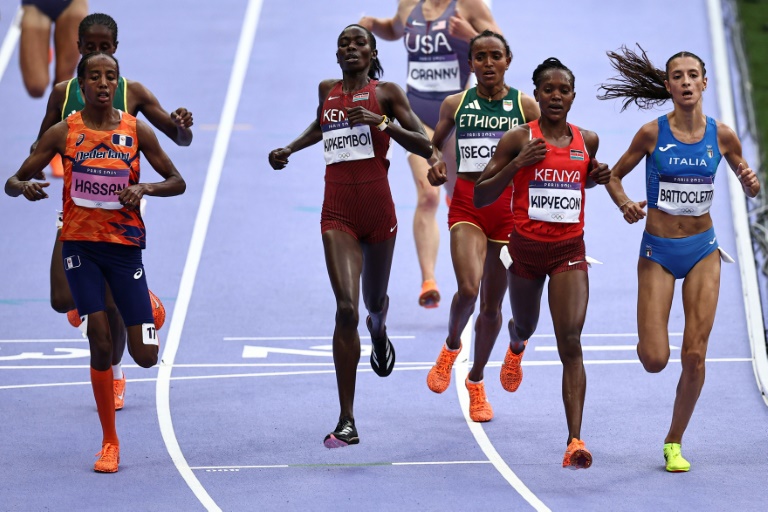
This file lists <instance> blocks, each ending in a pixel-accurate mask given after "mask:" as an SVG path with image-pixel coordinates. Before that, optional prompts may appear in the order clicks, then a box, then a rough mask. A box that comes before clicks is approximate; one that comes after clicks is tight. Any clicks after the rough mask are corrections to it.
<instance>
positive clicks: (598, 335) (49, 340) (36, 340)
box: [0, 332, 683, 343]
mask: <svg viewBox="0 0 768 512" xmlns="http://www.w3.org/2000/svg"><path fill="white" fill-rule="evenodd" d="M361 334H364V335H365V336H368V333H361ZM682 335H683V333H682V332H671V333H669V336H671V337H681V336H682ZM637 336H638V334H637V333H636V332H617V333H582V335H581V337H582V338H637ZM554 337H555V335H554V334H534V335H533V336H531V338H547V339H554ZM416 338H417V336H416V335H413V334H405V335H401V336H390V337H389V339H393V340H398V339H399V340H413V339H416ZM222 339H223V340H224V341H306V340H310V341H311V340H332V339H333V336H239V337H233V336H225V337H224V338H222ZM55 342H68V343H87V342H88V340H87V339H85V338H11V339H0V343H55Z"/></svg>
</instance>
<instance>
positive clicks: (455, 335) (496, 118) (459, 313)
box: [427, 30, 540, 421]
mask: <svg viewBox="0 0 768 512" xmlns="http://www.w3.org/2000/svg"><path fill="white" fill-rule="evenodd" d="M511 61H512V52H511V50H510V48H509V45H508V44H507V41H506V40H505V39H504V37H503V36H501V35H500V34H498V33H495V32H491V31H489V30H486V31H484V32H482V33H480V34H479V35H478V36H477V37H475V38H474V39H472V41H471V43H470V50H469V63H470V66H471V68H472V71H473V72H474V73H475V76H476V77H477V86H476V87H473V88H471V89H469V90H467V91H465V92H463V93H459V94H454V95H452V96H449V97H448V98H446V99H445V101H443V104H442V106H441V107H440V119H439V120H438V123H437V126H436V128H435V135H434V137H433V138H432V144H433V147H434V152H433V154H432V157H431V158H430V159H429V164H430V165H431V167H430V169H429V175H428V177H429V181H430V183H431V184H432V185H434V186H439V185H441V184H443V183H445V182H446V180H447V173H446V166H445V162H443V161H442V153H441V150H442V148H443V145H444V144H445V142H446V140H447V139H448V135H449V134H450V133H451V131H452V130H454V128H455V130H456V160H457V168H458V179H457V180H456V186H455V188H454V191H453V198H452V200H451V206H450V209H449V211H448V225H449V227H450V230H451V258H452V260H453V267H454V270H455V272H456V281H457V285H458V291H457V292H456V294H455V295H454V296H453V301H452V302H451V313H450V316H449V318H448V337H447V338H446V340H445V345H444V346H443V348H442V349H441V351H440V355H439V356H438V359H437V362H436V363H435V366H433V367H432V369H431V370H430V372H429V374H428V375H427V385H428V386H429V388H430V389H431V390H432V391H434V392H435V393H442V392H443V391H445V390H446V389H447V388H448V385H449V384H450V382H451V368H452V367H453V363H454V361H455V360H456V356H458V354H459V350H460V349H461V339H460V336H461V332H462V330H463V329H464V326H465V325H466V324H467V322H468V321H469V318H470V316H471V315H472V312H473V311H474V309H475V303H476V302H477V298H478V296H480V311H479V313H478V315H477V322H476V323H475V333H476V336H475V357H474V362H473V366H472V369H471V371H470V372H469V376H468V377H467V380H466V383H465V384H466V386H467V389H468V390H469V415H470V418H472V420H473V421H490V420H491V418H493V409H492V408H491V405H490V404H489V403H488V401H487V399H486V395H485V387H484V384H483V370H484V369H485V365H486V363H487V362H488V358H489V357H490V355H491V350H492V349H493V345H494V343H495V342H496V337H497V336H498V334H499V331H500V330H501V320H502V319H501V305H502V302H503V300H504V294H505V292H506V290H507V277H506V269H505V267H504V264H503V263H502V261H501V260H500V258H499V255H500V253H501V251H502V249H503V250H504V251H506V244H507V243H508V238H509V233H510V232H511V231H512V211H511V209H510V207H509V205H510V202H511V199H512V192H511V188H508V190H507V193H506V194H504V195H502V196H501V197H500V198H499V199H498V200H497V201H495V202H494V203H493V204H492V205H490V206H488V207H486V208H475V206H474V204H473V196H474V185H475V181H476V180H477V178H478V177H479V176H480V174H481V173H482V171H483V169H485V166H486V164H487V163H488V162H489V161H490V159H491V157H492V156H493V153H494V151H495V149H496V145H497V144H498V142H499V139H501V136H502V135H503V134H504V133H505V132H506V131H507V130H510V129H511V128H514V127H516V126H518V125H520V124H524V123H526V122H527V121H531V120H534V119H538V118H539V115H540V113H539V107H538V105H537V104H536V101H535V100H534V99H533V98H532V97H530V96H528V95H526V94H523V93H522V92H520V91H518V90H517V89H515V88H513V87H510V86H508V85H507V84H505V83H504V74H505V72H506V70H507V69H508V68H509V64H510V62H511ZM503 371H504V370H502V372H503ZM503 380H504V378H503V375H502V381H503Z"/></svg>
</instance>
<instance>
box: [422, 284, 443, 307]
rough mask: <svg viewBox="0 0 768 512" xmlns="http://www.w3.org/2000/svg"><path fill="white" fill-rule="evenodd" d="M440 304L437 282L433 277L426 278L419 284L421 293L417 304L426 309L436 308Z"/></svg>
mask: <svg viewBox="0 0 768 512" xmlns="http://www.w3.org/2000/svg"><path fill="white" fill-rule="evenodd" d="M439 305H440V290H438V289H437V283H436V282H435V280H434V279H427V280H426V281H424V282H423V283H422V284H421V295H419V306H423V307H425V308H427V309H432V308H436V307H437V306H439Z"/></svg>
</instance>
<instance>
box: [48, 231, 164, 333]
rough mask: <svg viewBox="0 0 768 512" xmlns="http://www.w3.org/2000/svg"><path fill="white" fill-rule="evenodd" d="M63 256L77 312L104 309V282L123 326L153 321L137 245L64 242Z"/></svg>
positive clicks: (85, 312) (145, 278)
mask: <svg viewBox="0 0 768 512" xmlns="http://www.w3.org/2000/svg"><path fill="white" fill-rule="evenodd" d="M62 255H63V256H64V262H63V263H64V271H65V272H64V274H65V275H66V276H67V282H68V283H69V289H70V290H71V291H72V297H73V298H74V299H75V306H76V307H77V312H78V313H79V314H80V315H90V314H91V313H98V312H99V311H104V309H105V303H104V295H105V293H106V287H105V286H104V282H105V281H106V282H107V283H108V284H109V288H110V289H111V290H112V297H114V299H115V304H116V305H117V309H118V310H120V315H121V316H122V317H123V322H125V325H126V326H129V327H130V326H132V325H141V324H151V323H154V321H155V320H154V317H153V316H152V303H151V302H150V298H149V289H148V288H147V275H146V272H144V264H143V263H142V261H141V249H140V248H139V247H136V246H132V245H122V244H115V243H109V242H75V241H65V242H63V244H62Z"/></svg>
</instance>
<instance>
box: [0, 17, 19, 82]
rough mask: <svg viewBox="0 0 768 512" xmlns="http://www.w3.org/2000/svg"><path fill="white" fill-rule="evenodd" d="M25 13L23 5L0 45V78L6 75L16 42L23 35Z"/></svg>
mask: <svg viewBox="0 0 768 512" xmlns="http://www.w3.org/2000/svg"><path fill="white" fill-rule="evenodd" d="M23 13H24V10H23V9H22V8H21V7H19V8H18V9H17V10H16V15H15V16H14V17H13V21H11V26H10V27H8V32H7V33H6V34H5V38H4V39H3V44H2V46H0V80H2V79H3V76H4V75H5V69H6V68H7V67H8V63H9V62H10V61H11V57H12V56H13V50H14V49H16V43H17V42H18V41H19V36H21V16H22V14H23Z"/></svg>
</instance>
